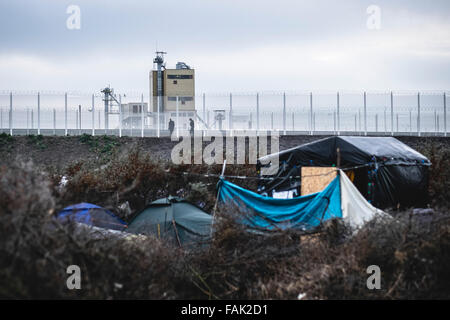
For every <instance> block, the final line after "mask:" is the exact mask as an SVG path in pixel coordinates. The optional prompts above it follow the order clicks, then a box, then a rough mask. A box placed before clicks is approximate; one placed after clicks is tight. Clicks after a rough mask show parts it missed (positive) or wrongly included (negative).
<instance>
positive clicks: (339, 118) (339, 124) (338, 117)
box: [336, 91, 341, 135]
mask: <svg viewBox="0 0 450 320" xmlns="http://www.w3.org/2000/svg"><path fill="white" fill-rule="evenodd" d="M336 116H337V134H338V135H340V134H341V115H340V105H339V91H338V92H337V94H336Z"/></svg>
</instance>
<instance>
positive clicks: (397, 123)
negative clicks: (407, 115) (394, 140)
mask: <svg viewBox="0 0 450 320" xmlns="http://www.w3.org/2000/svg"><path fill="white" fill-rule="evenodd" d="M396 117H397V133H398V113H397V114H396Z"/></svg>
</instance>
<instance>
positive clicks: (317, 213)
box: [219, 170, 386, 230]
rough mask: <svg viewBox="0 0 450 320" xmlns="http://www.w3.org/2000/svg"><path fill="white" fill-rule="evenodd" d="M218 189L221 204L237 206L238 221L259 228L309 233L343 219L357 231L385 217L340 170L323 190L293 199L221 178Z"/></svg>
mask: <svg viewBox="0 0 450 320" xmlns="http://www.w3.org/2000/svg"><path fill="white" fill-rule="evenodd" d="M219 188H220V189H219V200H220V203H221V204H225V205H234V206H235V207H237V208H238V209H239V211H240V216H239V217H240V218H239V219H240V221H241V222H242V223H244V224H246V225H248V226H249V227H255V228H258V229H269V230H273V229H287V228H298V229H303V230H308V229H312V228H314V227H317V226H319V225H320V224H321V223H322V222H324V221H326V220H329V219H332V218H343V219H344V221H345V222H347V223H348V224H349V225H351V226H352V227H354V228H358V227H360V226H362V225H363V224H364V223H365V222H368V221H370V220H371V219H373V218H374V217H375V216H377V215H386V214H385V213H384V212H383V211H381V210H380V209H377V208H375V207H374V206H372V205H371V204H370V203H368V202H367V201H366V200H365V199H364V197H363V196H362V195H361V194H360V193H359V191H358V189H356V187H355V186H354V185H353V184H352V182H351V181H350V179H349V178H348V177H347V175H346V174H345V173H344V172H342V171H341V170H340V171H339V174H338V176H337V177H336V178H334V180H333V181H331V183H330V184H329V185H328V186H327V187H326V188H325V189H324V190H323V191H321V192H317V193H314V194H310V195H306V196H302V197H297V198H292V199H275V198H272V197H267V196H262V195H260V194H258V193H255V192H252V191H249V190H246V189H244V188H241V187H239V186H237V185H235V184H233V183H231V182H228V181H226V180H224V179H223V178H222V179H221V180H220V182H219Z"/></svg>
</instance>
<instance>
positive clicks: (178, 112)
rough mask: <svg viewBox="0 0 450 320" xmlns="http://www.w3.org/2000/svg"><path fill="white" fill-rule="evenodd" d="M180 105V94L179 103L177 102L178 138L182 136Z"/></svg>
mask: <svg viewBox="0 0 450 320" xmlns="http://www.w3.org/2000/svg"><path fill="white" fill-rule="evenodd" d="M179 105H180V103H179V98H178V96H177V104H176V106H177V138H179V137H180V131H179V130H180V129H179V128H180V109H179V108H180V107H179Z"/></svg>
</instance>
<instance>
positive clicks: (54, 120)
mask: <svg viewBox="0 0 450 320" xmlns="http://www.w3.org/2000/svg"><path fill="white" fill-rule="evenodd" d="M53 135H54V136H56V109H55V108H53Z"/></svg>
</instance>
